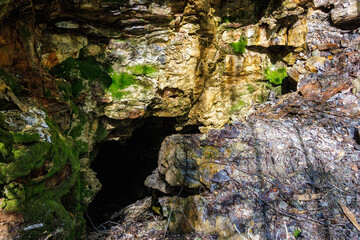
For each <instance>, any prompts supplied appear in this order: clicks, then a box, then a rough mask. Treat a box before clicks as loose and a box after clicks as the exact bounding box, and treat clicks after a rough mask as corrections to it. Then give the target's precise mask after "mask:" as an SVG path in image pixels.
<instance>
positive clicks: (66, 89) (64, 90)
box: [57, 80, 72, 101]
mask: <svg viewBox="0 0 360 240" xmlns="http://www.w3.org/2000/svg"><path fill="white" fill-rule="evenodd" d="M57 86H58V89H59V91H60V92H61V95H62V98H63V99H64V100H65V101H68V100H71V98H72V87H71V84H70V83H68V82H66V81H64V80H59V81H58V82H57Z"/></svg>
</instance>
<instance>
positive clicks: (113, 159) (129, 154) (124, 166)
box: [87, 118, 176, 227]
mask: <svg viewBox="0 0 360 240" xmlns="http://www.w3.org/2000/svg"><path fill="white" fill-rule="evenodd" d="M175 123H176V121H175V119H173V118H150V119H147V120H145V121H144V122H143V124H142V126H141V127H139V128H138V129H136V130H135V131H134V132H133V135H132V137H131V138H130V139H128V140H127V141H126V142H125V143H124V144H123V143H121V142H117V141H107V142H103V143H101V144H99V146H98V148H99V152H98V154H97V156H96V158H95V160H94V161H93V162H92V164H91V168H92V169H93V170H94V171H95V172H96V173H97V178H98V179H99V180H100V182H101V184H102V189H101V190H100V192H99V193H98V194H97V195H96V196H95V198H94V200H93V202H92V203H91V204H90V205H89V207H88V209H87V215H88V216H87V221H88V226H89V227H91V225H92V224H94V225H95V226H98V225H99V224H101V223H103V222H106V221H108V220H109V219H110V217H111V215H112V214H113V213H114V212H116V211H118V210H120V209H121V208H123V207H125V206H127V205H129V204H131V203H134V202H136V201H137V200H139V199H142V198H145V197H146V196H150V195H151V194H152V192H151V190H150V189H148V188H147V187H146V186H144V181H145V179H146V177H147V176H148V175H150V174H151V172H152V171H153V170H154V169H155V168H156V167H157V159H158V152H159V150H160V146H161V143H162V141H163V140H164V138H165V137H166V136H169V135H171V134H174V133H175ZM90 219H91V221H92V223H91V222H90Z"/></svg>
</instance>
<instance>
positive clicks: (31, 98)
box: [0, 0, 360, 239]
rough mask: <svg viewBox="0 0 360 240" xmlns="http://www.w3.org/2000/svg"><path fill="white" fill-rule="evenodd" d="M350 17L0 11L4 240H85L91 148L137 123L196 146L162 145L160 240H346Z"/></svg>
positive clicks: (179, 6) (59, 8)
mask: <svg viewBox="0 0 360 240" xmlns="http://www.w3.org/2000/svg"><path fill="white" fill-rule="evenodd" d="M358 9H359V5H358V1H355V0H342V1H331V0H314V1H310V0H287V1H276V0H266V1H264V0H253V1H248V0H246V1H240V0H231V1H220V0H190V1H183V0H168V1H160V0H159V1H157V0H156V1H149V0H127V1H111V0H101V1H95V0H73V1H53V2H49V1H46V2H44V1H36V0H34V1H22V0H20V1H13V0H5V1H1V2H0V173H1V174H0V239H11V238H23V239H48V238H51V237H53V238H54V239H75V238H80V237H83V230H84V226H85V220H84V218H83V214H84V211H85V210H86V207H87V205H88V204H89V203H90V202H91V201H92V199H93V197H94V195H95V194H96V193H97V192H98V191H99V189H100V188H101V184H100V183H99V181H98V180H97V179H96V176H95V175H96V174H95V173H94V172H93V171H92V170H91V169H90V163H91V161H93V159H94V156H95V155H96V151H94V149H95V146H96V145H97V144H98V143H100V142H102V141H106V140H115V141H119V142H124V141H126V139H128V138H130V137H131V136H132V134H133V132H134V130H135V129H137V128H139V126H140V125H141V124H142V123H143V122H144V119H146V118H148V117H159V118H174V119H176V121H177V125H176V130H177V131H178V132H181V131H183V132H186V131H187V129H191V128H194V127H196V128H198V129H200V131H201V132H202V134H199V135H182V134H177V135H173V136H169V137H168V138H167V139H166V140H165V141H164V143H163V146H162V148H161V151H160V153H159V166H158V168H157V169H156V170H154V173H153V174H152V175H151V176H149V177H148V179H147V180H146V185H147V186H149V187H151V188H153V189H156V190H158V191H160V192H163V193H165V194H167V197H160V198H159V199H156V198H154V199H152V203H151V204H152V205H153V204H154V202H156V201H157V200H158V205H157V206H155V205H154V206H153V207H156V208H155V209H157V208H158V207H161V209H162V210H161V211H160V210H158V212H159V213H160V214H162V215H163V217H165V218H168V219H169V221H168V223H167V224H166V228H164V227H162V228H161V229H160V230H159V231H160V232H161V231H162V233H161V234H160V235H162V234H163V235H166V233H167V232H171V233H189V232H198V233H201V234H204V236H218V237H220V238H224V239H231V238H233V239H238V238H239V235H241V236H242V237H243V238H251V239H257V238H258V239H260V238H270V239H277V238H287V237H288V235H289V234H290V235H293V236H294V237H297V236H298V235H299V234H301V235H302V236H303V237H305V238H314V239H323V238H324V236H328V237H329V238H347V239H351V238H353V239H356V238H357V237H359V235H358V232H356V230H355V229H354V227H353V225H350V224H348V222H346V221H347V220H346V219H345V218H342V215H341V214H342V212H344V211H345V214H346V216H347V217H349V215H348V213H346V208H344V206H345V207H346V206H348V207H347V208H349V210H348V211H350V212H352V213H354V210H355V209H357V208H358V207H359V206H358V202H357V201H356V198H357V197H358V195H359V192H358V185H357V179H358V165H359V162H358V157H359V151H358V150H359V122H358V118H359V91H360V82H359V77H360V65H359V62H360V61H359V59H360V57H359V54H360V53H359V44H360V35H359V26H360V25H359V11H358ZM290 92H293V93H290ZM295 92H296V93H295ZM285 93H290V94H288V95H285V96H282V95H283V94H285ZM226 124H227V125H226ZM225 125H226V126H225ZM224 126H225V127H224ZM219 128H222V129H221V130H215V129H219ZM129 171H132V170H129ZM345 186H346V187H345ZM179 192H181V193H179ZM169 195H170V196H173V197H169ZM304 199H305V200H304ZM149 202H150V200H149V199H148V200H146V204H145V205H146V206H148V203H149ZM339 203H341V204H340V205H339ZM145 205H144V206H145ZM159 209H160V208H159ZM314 209H317V210H316V212H314ZM344 209H345V210H344ZM155 212H156V211H155ZM275 213H276V214H275ZM130 215H131V214H130ZM355 217H357V218H359V216H358V213H357V212H356V213H355ZM129 218H131V217H129ZM259 219H261V220H259ZM161 221H164V220H161ZM165 222H166V221H165ZM352 223H353V224H354V222H352ZM346 224H348V225H346ZM145 225H146V224H145ZM123 226H125V225H123ZM149 226H152V227H150V228H153V227H154V226H155V224H153V222H151V224H148V225H147V227H146V229H149V231H150V232H151V231H152V230H150V228H148V227H149ZM325 226H326V227H325ZM344 226H346V227H344ZM354 226H356V224H355V225H354ZM120 228H121V229H124V227H120ZM298 230H299V231H300V232H298ZM115 232H116V231H115ZM155 232H156V231H155ZM158 233H159V232H156V234H158ZM156 234H155V233H154V236H156V237H158V235H156ZM140 235H141V236H145V235H144V234H143V233H142V234H140ZM140 235H139V236H140ZM160 235H159V236H160ZM188 236H193V235H188Z"/></svg>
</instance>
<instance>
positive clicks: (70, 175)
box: [0, 114, 94, 239]
mask: <svg viewBox="0 0 360 240" xmlns="http://www.w3.org/2000/svg"><path fill="white" fill-rule="evenodd" d="M0 116H1V118H0V123H1V122H2V121H3V120H1V119H3V116H2V114H0ZM45 122H46V124H47V125H48V126H49V129H48V131H49V133H50V135H51V143H50V142H47V141H41V140H40V138H39V136H38V134H27V133H19V132H8V131H7V129H5V128H4V127H6V124H5V123H2V124H0V151H1V154H0V157H1V156H2V154H6V155H7V156H6V161H0V185H3V186H4V188H3V189H4V191H3V194H2V198H3V201H2V205H1V206H0V207H1V208H2V209H5V210H7V211H15V212H19V213H21V214H22V215H23V216H24V219H25V223H26V224H28V225H31V224H35V223H43V224H44V226H43V227H41V228H39V229H33V230H31V231H23V232H22V233H21V239H42V238H45V237H46V236H48V235H49V234H50V233H52V234H53V235H54V238H55V239H80V238H81V235H82V233H83V231H84V228H85V223H86V222H85V219H84V218H83V213H84V211H85V208H86V204H84V203H83V202H82V199H81V198H80V197H82V196H89V197H90V196H91V197H93V195H94V193H93V192H92V191H90V190H89V189H86V188H80V187H77V186H78V185H79V184H78V182H81V177H80V163H79V150H80V151H85V148H84V147H83V146H81V148H80V149H78V145H79V144H80V145H84V144H83V143H80V142H77V145H74V144H73V143H72V142H70V141H69V140H67V139H66V138H64V137H63V136H62V135H61V133H60V131H59V129H58V128H57V127H56V126H55V125H54V124H53V123H52V122H51V121H50V120H49V119H46V121H45ZM14 143H16V144H14ZM24 143H25V144H26V145H22V144H24ZM68 168H70V170H66V169H68ZM36 169H44V171H40V172H42V173H41V174H42V175H41V176H36V177H35V178H32V174H30V173H31V172H32V171H34V170H36ZM65 170H66V171H65ZM64 171H65V172H64ZM36 172H39V171H36ZM61 176H63V178H62V177H61ZM14 180H16V181H18V180H20V182H24V183H23V184H21V183H15V182H14ZM47 180H51V181H49V182H50V183H51V182H54V181H55V183H54V184H50V185H49V184H48V181H47ZM56 181H59V182H56ZM74 195H75V196H78V197H72V199H73V201H72V205H76V206H77V207H76V208H74V209H73V208H69V209H67V208H65V207H64V205H63V204H62V198H63V197H64V196H74ZM69 210H70V211H69Z"/></svg>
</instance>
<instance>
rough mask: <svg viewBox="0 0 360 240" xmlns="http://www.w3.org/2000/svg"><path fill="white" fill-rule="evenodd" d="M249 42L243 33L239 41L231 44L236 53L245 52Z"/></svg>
mask: <svg viewBox="0 0 360 240" xmlns="http://www.w3.org/2000/svg"><path fill="white" fill-rule="evenodd" d="M247 44H248V40H247V37H246V36H245V35H244V34H242V35H241V37H240V39H239V41H237V42H233V43H230V46H231V48H232V50H233V51H234V53H244V52H245V47H246V46H247Z"/></svg>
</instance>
